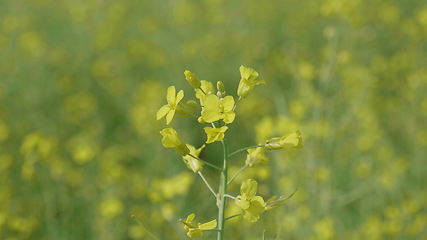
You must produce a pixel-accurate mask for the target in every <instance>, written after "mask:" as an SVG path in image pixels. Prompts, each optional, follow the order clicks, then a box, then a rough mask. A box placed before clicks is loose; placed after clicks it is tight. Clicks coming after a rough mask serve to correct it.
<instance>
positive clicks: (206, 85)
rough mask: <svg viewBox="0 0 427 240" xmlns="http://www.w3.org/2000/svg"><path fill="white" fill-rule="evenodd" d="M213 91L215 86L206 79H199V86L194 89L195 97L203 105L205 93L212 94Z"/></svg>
mask: <svg viewBox="0 0 427 240" xmlns="http://www.w3.org/2000/svg"><path fill="white" fill-rule="evenodd" d="M214 91H215V88H214V85H213V84H212V83H211V82H209V81H206V80H201V81H200V88H198V89H195V92H196V98H197V99H199V101H200V104H201V105H202V106H203V105H204V100H205V97H206V95H209V94H214Z"/></svg>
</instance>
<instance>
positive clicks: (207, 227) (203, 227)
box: [199, 219, 217, 231]
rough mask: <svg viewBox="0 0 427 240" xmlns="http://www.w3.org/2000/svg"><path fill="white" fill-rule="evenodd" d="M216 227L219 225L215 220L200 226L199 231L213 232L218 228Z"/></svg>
mask: <svg viewBox="0 0 427 240" xmlns="http://www.w3.org/2000/svg"><path fill="white" fill-rule="evenodd" d="M216 225H217V223H216V219H214V220H212V221H210V222H207V223H203V224H200V225H199V229H200V230H203V231H206V230H212V229H214V228H216Z"/></svg>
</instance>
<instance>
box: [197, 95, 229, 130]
mask: <svg viewBox="0 0 427 240" xmlns="http://www.w3.org/2000/svg"><path fill="white" fill-rule="evenodd" d="M233 108H234V98H233V97H232V96H226V97H225V98H219V97H218V96H216V95H214V94H210V95H207V96H206V97H205V99H204V103H203V110H202V113H201V115H202V120H203V121H204V122H208V123H211V122H215V121H218V120H220V119H223V121H224V122H225V123H232V122H233V121H234V118H235V117H236V114H235V113H234V111H233Z"/></svg>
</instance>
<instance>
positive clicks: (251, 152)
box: [245, 147, 268, 167]
mask: <svg viewBox="0 0 427 240" xmlns="http://www.w3.org/2000/svg"><path fill="white" fill-rule="evenodd" d="M247 152H248V154H247V155H246V161H245V163H246V165H248V166H249V167H252V166H253V165H256V164H259V163H268V158H267V156H266V155H265V150H264V148H263V147H257V148H251V149H248V150H247Z"/></svg>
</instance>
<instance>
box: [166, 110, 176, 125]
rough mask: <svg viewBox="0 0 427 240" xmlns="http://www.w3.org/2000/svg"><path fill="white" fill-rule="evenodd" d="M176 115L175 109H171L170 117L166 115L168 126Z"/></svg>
mask: <svg viewBox="0 0 427 240" xmlns="http://www.w3.org/2000/svg"><path fill="white" fill-rule="evenodd" d="M174 115H175V109H171V110H170V111H169V112H168V115H166V124H167V125H169V123H170V122H171V121H172V119H173V116H174Z"/></svg>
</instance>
